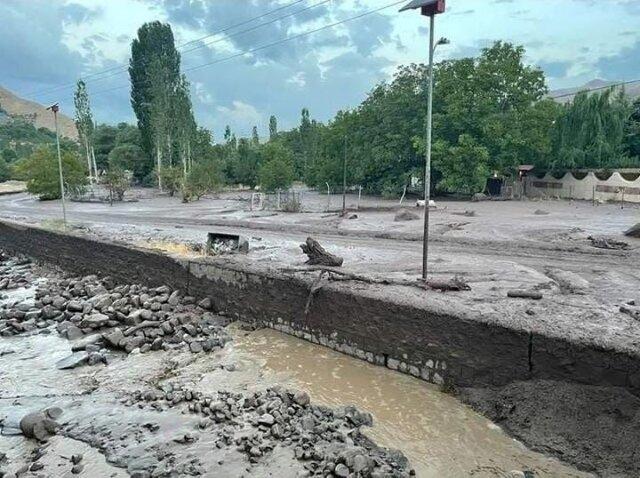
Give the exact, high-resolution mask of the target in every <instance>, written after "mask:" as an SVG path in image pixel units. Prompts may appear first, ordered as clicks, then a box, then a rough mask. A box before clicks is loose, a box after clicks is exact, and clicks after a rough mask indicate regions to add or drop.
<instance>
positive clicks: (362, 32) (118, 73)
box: [0, 0, 640, 138]
mask: <svg viewBox="0 0 640 478" xmlns="http://www.w3.org/2000/svg"><path fill="white" fill-rule="evenodd" d="M392 1H393V0H297V1H294V0H109V1H108V2H107V1H97V0H66V1H65V0H0V18H1V19H2V29H0V86H4V87H5V88H8V89H10V90H12V91H14V92H15V93H17V94H18V95H20V96H23V97H26V98H29V99H33V100H36V101H38V102H41V103H46V102H52V101H60V103H61V106H62V109H63V110H64V111H65V112H66V113H67V114H69V115H72V114H73V102H72V95H73V86H72V85H73V83H74V82H75V81H76V79H78V78H80V77H84V78H85V79H86V81H87V84H88V88H89V92H90V94H91V99H92V103H93V108H94V114H95V116H96V118H97V120H98V121H100V122H118V121H131V120H133V113H132V111H131V108H130V105H129V99H128V95H129V90H128V85H127V82H128V76H127V72H126V68H124V67H123V65H126V63H127V61H128V57H129V47H130V42H131V39H132V38H133V37H134V36H135V34H136V30H137V28H138V27H139V26H140V25H141V24H142V23H144V22H147V21H151V20H161V21H164V22H169V23H171V25H172V27H173V31H174V35H175V36H176V44H177V45H178V46H181V47H180V50H181V51H182V65H183V70H185V71H186V74H187V77H188V79H189V80H190V82H191V87H192V97H193V102H194V108H195V111H196V116H197V119H198V121H199V122H200V123H201V124H203V125H205V126H207V127H209V128H211V129H213V131H214V136H215V137H216V138H220V137H221V134H222V131H223V129H224V126H225V125H226V124H230V125H231V126H232V128H233V129H234V131H236V132H237V133H238V134H239V135H248V134H249V132H250V130H251V126H252V125H254V124H255V125H257V126H258V128H259V130H260V132H261V134H263V135H264V134H265V132H266V130H267V125H268V118H269V115H271V114H275V115H276V116H277V117H278V120H279V123H280V126H281V127H285V128H286V127H291V126H293V125H295V124H296V123H297V122H298V120H299V116H300V109H301V108H302V107H303V106H306V107H308V108H309V109H310V111H311V115H312V117H314V118H317V119H319V120H323V121H324V120H327V119H329V118H331V116H332V115H333V114H335V112H336V111H337V110H339V109H341V108H349V107H352V106H355V105H357V104H358V103H359V102H360V101H361V100H362V99H363V97H364V96H365V94H366V92H367V91H369V90H370V89H371V88H372V87H373V85H375V84H376V83H377V82H379V81H382V80H384V79H386V78H389V77H390V75H392V74H393V71H394V70H395V68H396V67H397V66H398V65H400V64H403V63H410V62H419V61H423V60H424V58H425V56H426V39H427V36H426V33H427V30H426V28H425V24H426V19H425V18H424V17H420V15H418V14H417V13H416V12H404V13H402V14H400V13H398V7H399V6H398V5H395V6H390V7H388V8H385V9H382V10H379V11H378V12H374V13H370V14H367V12H371V11H373V10H377V9H380V8H382V7H385V6H387V5H389V4H390V3H392ZM447 3H448V9H447V13H446V14H445V15H441V16H439V17H438V21H437V25H436V29H437V31H436V35H437V36H446V37H447V38H449V39H450V41H451V44H450V45H447V46H444V47H441V48H440V49H439V51H438V52H437V57H438V58H436V60H438V59H444V58H456V57H462V56H468V55H475V54H476V53H477V52H478V51H479V50H480V49H481V48H483V47H485V46H487V45H490V44H491V43H492V42H493V41H495V40H507V41H511V42H514V43H517V44H521V45H524V46H525V48H526V50H527V61H528V62H530V63H532V64H535V65H539V66H540V67H541V68H543V69H544V71H545V72H546V74H547V77H548V82H549V86H550V87H551V88H552V89H556V88H564V87H572V86H578V85H582V84H584V83H585V82H587V81H590V80H592V79H594V78H603V79H608V80H632V79H638V78H640V28H638V26H639V25H640V0H600V1H596V0H448V2H447ZM274 10H275V11H274ZM269 12H273V13H270V14H269ZM265 14H267V15H265ZM260 15H264V16H263V17H261V18H258V19H255V20H253V21H251V19H254V18H255V17H258V16H260ZM359 15H363V16H361V18H358V19H354V20H352V21H347V22H345V23H342V24H340V25H336V26H334V27H331V28H327V29H322V30H320V31H318V32H316V33H313V34H310V35H302V36H297V35H301V34H304V33H305V32H308V31H312V30H317V29H320V28H321V27H323V26H325V25H330V24H333V23H336V22H340V21H341V20H345V19H349V18H353V17H356V16H359ZM220 31H224V33H218V34H217V35H213V34H215V33H217V32H220ZM296 36H297V37H296ZM287 37H289V38H290V37H295V38H294V39H293V40H291V41H285V42H282V43H278V44H277V45H275V46H271V47H266V48H261V49H258V50H256V49H257V48H260V47H262V46H266V45H269V44H271V43H276V42H278V41H279V40H282V39H285V38H287ZM249 50H254V51H250V52H248V53H244V54H243V52H247V51H249Z"/></svg>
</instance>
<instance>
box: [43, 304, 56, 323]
mask: <svg viewBox="0 0 640 478" xmlns="http://www.w3.org/2000/svg"><path fill="white" fill-rule="evenodd" d="M58 315H59V312H58V310H57V309H56V308H55V307H54V306H53V305H45V306H44V307H43V308H42V318H43V319H45V320H50V319H53V318H55V317H57V316H58Z"/></svg>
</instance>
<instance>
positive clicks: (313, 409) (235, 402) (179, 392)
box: [123, 384, 413, 477]
mask: <svg viewBox="0 0 640 478" xmlns="http://www.w3.org/2000/svg"><path fill="white" fill-rule="evenodd" d="M123 402H124V403H125V405H128V406H134V405H136V406H139V407H142V408H144V407H152V408H154V409H156V410H159V411H161V410H164V409H167V408H170V407H176V406H183V407H184V406H185V404H186V408H187V409H188V410H189V412H191V413H193V414H198V415H201V416H202V420H201V421H200V422H199V425H198V429H199V430H198V432H194V433H190V432H189V433H186V434H180V435H179V436H176V437H175V438H174V439H173V441H174V442H175V443H181V444H188V443H193V442H194V441H197V440H198V439H199V434H200V433H211V434H215V437H214V438H213V439H211V438H210V437H207V440H208V441H212V442H213V443H214V446H215V447H216V448H218V449H224V448H227V447H234V448H235V449H236V450H237V451H239V452H241V453H243V454H244V455H245V456H246V458H247V461H248V462H249V463H252V464H255V463H259V462H260V461H262V460H269V456H270V454H271V453H272V452H273V450H274V449H275V448H276V447H287V448H292V449H293V451H294V455H295V458H296V459H297V460H299V461H301V462H302V463H303V466H304V468H305V470H306V471H307V472H308V474H307V475H305V476H311V475H314V476H315V475H318V476H336V477H350V476H354V477H355V476H358V477H383V476H384V477H408V476H412V474H413V471H412V470H409V469H408V462H407V459H406V458H405V457H404V455H402V454H401V453H399V452H395V451H390V450H386V449H383V448H379V447H377V446H376V445H375V444H373V443H372V442H371V441H370V440H369V439H367V438H366V437H365V436H364V435H363V434H362V433H361V431H360V428H361V427H362V426H371V425H372V417H371V415H370V414H368V413H364V412H361V411H359V410H357V409H356V408H355V407H344V408H340V409H331V408H329V407H324V406H318V405H313V404H311V403H310V398H309V395H308V394H306V393H305V392H300V391H294V390H287V389H285V388H283V387H279V386H276V387H273V388H270V389H267V390H265V391H257V392H255V393H253V394H251V395H248V396H244V395H243V394H241V393H230V392H218V393H217V395H216V396H213V395H206V394H203V393H201V392H198V391H194V390H191V389H187V388H180V389H178V388H175V387H174V386H172V385H169V384H167V385H164V386H163V387H162V389H161V390H147V391H136V392H134V393H133V394H132V395H131V396H130V397H128V398H125V399H124V400H123ZM146 471H147V472H149V473H152V474H153V471H154V470H151V469H149V470H146Z"/></svg>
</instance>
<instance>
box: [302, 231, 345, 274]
mask: <svg viewBox="0 0 640 478" xmlns="http://www.w3.org/2000/svg"><path fill="white" fill-rule="evenodd" d="M300 248H301V249H302V252H304V253H305V254H306V255H307V256H308V257H309V259H308V260H307V262H305V264H310V265H323V266H329V267H340V266H342V262H343V261H344V259H343V258H342V257H339V256H336V255H333V254H331V253H330V252H327V251H326V250H325V248H324V247H322V246H321V245H320V243H319V242H318V241H316V240H315V239H313V238H312V237H307V241H306V242H305V243H304V244H300Z"/></svg>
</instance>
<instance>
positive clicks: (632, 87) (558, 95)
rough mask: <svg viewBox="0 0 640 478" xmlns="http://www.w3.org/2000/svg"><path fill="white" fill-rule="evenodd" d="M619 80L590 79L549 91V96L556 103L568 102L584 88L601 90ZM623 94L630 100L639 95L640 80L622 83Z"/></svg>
mask: <svg viewBox="0 0 640 478" xmlns="http://www.w3.org/2000/svg"><path fill="white" fill-rule="evenodd" d="M620 83H621V82H620V81H607V80H600V79H595V80H591V81H590V82H588V83H585V84H584V85H582V86H578V87H576V88H564V89H560V90H553V91H550V92H549V97H550V98H553V99H555V100H556V101H557V102H558V103H568V102H569V101H571V100H573V97H574V96H575V95H576V94H577V93H579V92H580V91H584V90H594V89H595V90H596V91H602V90H604V89H606V88H607V87H609V86H613V85H619V84H620ZM618 88H622V86H617V87H616V89H618ZM624 91H625V94H626V95H627V96H628V97H629V98H630V99H632V100H634V99H636V98H639V97H640V81H639V82H636V83H629V84H627V85H624Z"/></svg>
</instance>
